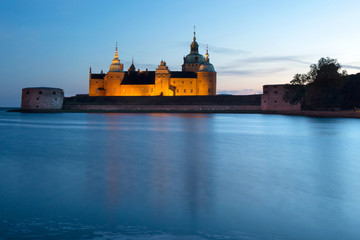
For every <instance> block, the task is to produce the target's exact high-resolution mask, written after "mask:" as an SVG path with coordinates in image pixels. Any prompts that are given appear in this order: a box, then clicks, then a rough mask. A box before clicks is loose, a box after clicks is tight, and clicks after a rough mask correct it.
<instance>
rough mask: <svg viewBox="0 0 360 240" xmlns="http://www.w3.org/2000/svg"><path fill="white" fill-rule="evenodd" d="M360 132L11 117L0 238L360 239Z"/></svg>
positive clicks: (302, 120) (145, 119)
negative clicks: (22, 229) (21, 227)
mask: <svg viewBox="0 0 360 240" xmlns="http://www.w3.org/2000/svg"><path fill="white" fill-rule="evenodd" d="M359 130H360V127H359V124H358V122H357V120H352V119H317V118H306V117H290V116H271V115H256V114H254V115H246V114H244V115H236V114H209V115H207V114H44V115H41V114H39V115H36V114H17V113H11V114H10V113H4V112H1V113H0V131H1V132H0V133H1V134H0V142H1V143H2V144H0V152H1V155H0V190H1V192H0V194H1V195H0V196H1V197H0V207H1V209H2V211H1V212H0V217H1V219H4V220H2V221H7V222H0V230H1V231H0V232H1V233H0V238H4V237H3V236H10V235H11V233H10V232H9V231H10V230H9V229H15V230H16V234H17V235H16V236H18V237H17V238H25V237H26V234H25V233H21V230H19V229H20V228H16V227H11V226H15V225H16V224H18V225H19V226H20V225H21V226H25V227H26V228H27V229H28V231H29V232H31V233H33V234H34V236H36V234H38V235H37V236H40V235H41V234H45V235H44V236H46V234H50V233H51V230H49V229H52V228H53V229H57V230H56V231H55V230H54V231H55V232H57V233H61V234H68V235H66V236H67V237H68V238H81V237H82V236H85V235H86V236H89V238H96V237H99V236H100V235H101V236H100V237H104V236H112V237H114V238H116V237H119V238H125V239H126V237H127V236H128V235H127V234H129V235H131V234H134V235H137V236H143V237H144V236H145V237H144V238H149V235H147V233H151V234H152V235H153V236H154V235H156V236H159V237H164V236H169V235H171V236H174V235H175V236H191V237H190V238H189V239H219V238H223V239H249V238H250V239H272V238H275V239H276V238H278V239H322V238H326V239H339V238H342V239H357V236H358V235H359V234H360V232H359V230H358V229H357V226H358V225H359V224H360V214H359V212H360V193H359V191H358V189H359V188H360V179H359V177H358V176H359V175H360V162H359V161H357V156H359V154H360V149H359V148H358V143H359V140H360V137H359V135H358V134H357V132H359ZM24 219H25V220H24ZM39 219H40V220H39ZM51 221H52V223H51V224H50V223H49V222H51ZM20 223H21V224H20ZM11 224H14V225H11ZM31 224H35V225H36V224H38V225H36V226H41V227H37V228H36V227H32V225H31ZM35 225H33V226H35ZM71 228H73V230H71ZM39 229H41V230H39ZM119 229H120V230H119ZM125 229H128V230H125ZM15 230H14V231H15ZM66 231H67V232H66ZM118 231H120V232H121V233H120V236H118V235H116V234H115V233H116V232H118ZM80 232H81V234H80ZM99 232H102V233H103V234H100V235H99ZM129 232H132V233H129ZM124 233H125V236H124ZM9 234H10V235H9ZM39 234H40V235H39ZM77 234H80V235H77ZM151 234H150V235H151ZM12 236H13V235H12ZM61 236H63V237H64V236H65V235H61ZM150 237H151V236H150ZM5 238H6V237H5ZM59 238H61V237H59ZM129 238H130V239H131V237H129ZM175 238H176V237H175Z"/></svg>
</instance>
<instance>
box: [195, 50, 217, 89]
mask: <svg viewBox="0 0 360 240" xmlns="http://www.w3.org/2000/svg"><path fill="white" fill-rule="evenodd" d="M197 75H198V95H216V71H215V68H214V66H213V65H212V64H211V63H210V58H209V51H208V49H207V48H206V54H205V62H204V63H203V64H202V65H201V66H200V68H199V72H198V73H197Z"/></svg>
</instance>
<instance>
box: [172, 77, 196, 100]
mask: <svg viewBox="0 0 360 240" xmlns="http://www.w3.org/2000/svg"><path fill="white" fill-rule="evenodd" d="M196 81H197V79H196V78H171V79H170V85H173V86H175V96H195V95H196V87H197V86H196Z"/></svg>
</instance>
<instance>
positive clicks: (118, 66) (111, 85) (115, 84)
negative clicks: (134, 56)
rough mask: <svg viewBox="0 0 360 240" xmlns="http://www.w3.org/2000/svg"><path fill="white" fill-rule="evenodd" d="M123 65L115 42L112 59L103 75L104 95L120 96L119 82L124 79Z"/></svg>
mask: <svg viewBox="0 0 360 240" xmlns="http://www.w3.org/2000/svg"><path fill="white" fill-rule="evenodd" d="M123 68H124V65H123V64H122V63H120V59H119V54H118V48H117V43H116V48H115V54H114V59H113V60H112V64H111V65H110V70H109V71H108V73H107V74H106V76H105V77H104V90H105V96H120V94H121V93H120V84H121V81H122V80H123V79H124V75H125V73H124V72H123Z"/></svg>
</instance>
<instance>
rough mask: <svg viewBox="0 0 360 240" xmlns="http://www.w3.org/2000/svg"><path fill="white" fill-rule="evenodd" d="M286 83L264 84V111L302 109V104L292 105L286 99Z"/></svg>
mask: <svg viewBox="0 0 360 240" xmlns="http://www.w3.org/2000/svg"><path fill="white" fill-rule="evenodd" d="M284 87H285V85H284V84H277V85H264V86H263V94H262V96H261V110H263V111H300V110H301V106H300V104H297V105H291V104H290V103H287V102H285V101H284V99H283V96H284V94H285V88H284Z"/></svg>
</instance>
